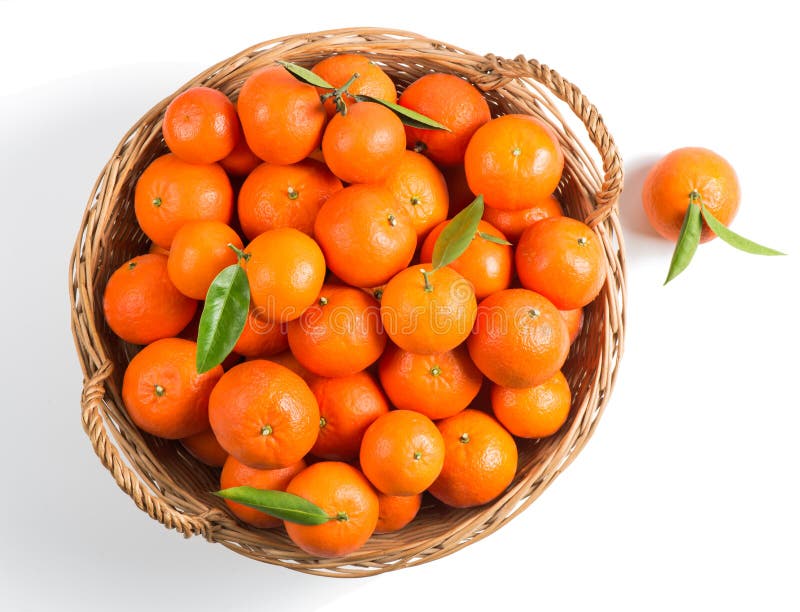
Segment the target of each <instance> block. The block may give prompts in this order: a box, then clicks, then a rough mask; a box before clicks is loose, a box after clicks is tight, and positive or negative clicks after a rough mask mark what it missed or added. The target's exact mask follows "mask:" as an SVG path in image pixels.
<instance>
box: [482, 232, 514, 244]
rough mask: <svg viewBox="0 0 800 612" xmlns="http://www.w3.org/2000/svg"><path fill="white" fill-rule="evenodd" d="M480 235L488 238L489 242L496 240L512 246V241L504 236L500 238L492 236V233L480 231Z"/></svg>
mask: <svg viewBox="0 0 800 612" xmlns="http://www.w3.org/2000/svg"><path fill="white" fill-rule="evenodd" d="M478 236H480V237H481V238H483V239H484V240H488V241H489V242H494V243H495V244H503V245H505V246H511V243H510V242H509V241H508V240H505V239H503V238H498V237H497V236H492V235H491V234H487V233H486V232H478Z"/></svg>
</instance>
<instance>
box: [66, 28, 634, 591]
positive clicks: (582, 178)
mask: <svg viewBox="0 0 800 612" xmlns="http://www.w3.org/2000/svg"><path fill="white" fill-rule="evenodd" d="M344 52H349V53H362V54H367V55H369V57H370V58H371V59H372V60H373V61H374V62H377V63H378V64H379V65H380V66H381V67H382V68H383V69H384V70H385V71H386V72H388V73H389V74H390V75H391V76H392V77H393V78H394V79H395V81H396V83H397V86H398V89H399V90H400V91H402V89H403V88H404V87H405V86H406V85H408V84H409V83H410V82H412V81H413V80H415V79H416V78H418V77H420V76H422V75H423V74H426V73H428V72H433V71H437V72H449V73H453V74H457V75H459V76H461V77H464V78H466V79H467V80H469V81H470V82H471V83H473V84H474V85H476V86H477V87H478V88H479V89H481V90H482V91H483V92H484V93H485V95H486V97H487V99H488V101H489V105H490V107H491V109H492V113H493V115H495V116H497V115H503V114H507V113H526V114H531V115H535V116H537V117H539V118H540V119H543V120H544V121H546V122H547V123H548V124H549V125H550V126H551V127H553V128H554V129H555V131H556V133H557V134H558V138H559V141H560V143H561V146H562V148H563V150H564V154H565V160H566V164H565V168H564V174H563V178H562V181H561V184H560V185H559V188H558V192H557V193H558V196H559V199H560V200H561V202H562V205H563V207H564V209H565V212H566V213H567V214H569V215H570V216H572V217H575V218H578V219H581V220H584V221H585V222H587V223H588V224H589V225H590V226H592V227H593V228H594V231H595V232H596V233H597V235H598V237H599V238H600V240H601V241H602V244H603V245H604V250H605V256H606V260H607V263H608V270H609V274H608V275H607V279H606V282H605V286H604V288H603V290H602V292H601V293H600V295H599V297H598V298H597V299H596V300H595V301H594V302H593V303H592V304H590V305H589V306H588V307H587V308H586V310H585V317H584V322H583V327H582V329H581V333H580V336H579V337H578V339H577V340H576V342H575V344H574V345H573V347H572V351H571V353H570V356H569V358H568V361H567V363H566V365H565V367H564V373H565V375H566V376H567V379H568V380H569V383H570V386H571V388H572V391H573V403H572V409H571V412H570V417H569V420H568V422H567V423H566V425H565V426H564V427H562V429H561V430H560V431H559V433H558V434H556V435H554V436H552V437H550V438H547V439H543V440H540V441H520V461H519V469H518V472H517V475H516V477H515V479H514V481H513V482H512V483H511V485H510V486H509V487H508V488H507V490H506V491H505V492H504V493H503V494H502V495H501V496H500V497H498V498H497V499H496V500H494V501H493V502H490V503H489V504H487V505H485V506H481V507H477V508H470V509H463V510H460V509H455V508H445V507H444V506H442V505H440V504H438V503H435V502H433V501H429V499H428V498H427V497H426V498H425V501H424V502H423V508H422V510H421V511H420V514H419V516H418V517H417V518H416V519H415V520H414V521H413V522H412V523H411V524H410V525H409V526H407V527H406V528H405V529H403V530H401V531H399V532H396V533H393V534H385V535H375V536H373V537H372V538H371V539H370V540H369V542H368V543H367V544H366V545H365V546H364V547H363V548H362V549H360V550H359V551H358V552H356V553H354V554H352V555H350V556H348V557H346V558H339V559H325V560H320V559H315V558H312V557H310V556H309V555H307V554H306V553H304V552H302V551H301V550H300V549H298V548H297V547H296V546H295V545H294V544H293V543H292V542H291V541H290V540H289V538H288V537H287V535H286V534H285V532H284V531H283V530H258V529H253V528H248V527H245V526H243V525H242V524H241V523H239V522H237V521H236V520H235V519H234V518H233V516H232V515H231V514H229V513H228V512H227V511H226V509H225V506H224V504H223V502H222V500H220V499H219V498H217V497H215V496H214V495H212V494H211V491H214V490H216V489H217V488H218V485H219V477H218V472H217V471H215V470H214V469H212V468H208V467H206V466H204V465H202V464H200V463H199V462H197V461H196V460H195V459H194V458H193V457H192V456H191V455H190V454H189V453H188V452H187V451H186V450H185V449H184V448H183V447H182V446H181V445H180V444H178V443H175V442H170V441H166V440H162V439H158V438H155V437H152V436H149V435H147V434H144V433H142V432H141V431H139V430H138V429H137V428H136V427H135V426H134V425H133V423H132V422H131V420H130V418H129V417H128V415H127V414H126V412H125V409H124V406H123V403H122V399H121V393H120V389H121V381H122V374H123V372H124V370H125V367H126V365H127V363H128V361H129V360H130V358H131V357H132V356H133V355H134V354H135V352H136V350H137V347H134V346H132V345H126V344H125V343H124V342H122V341H121V340H120V339H118V338H117V337H116V336H115V335H114V334H113V332H111V330H110V329H109V328H108V326H107V325H106V323H105V321H104V318H103V309H102V297H103V291H104V288H105V285H106V282H107V281H108V278H109V276H110V275H111V273H112V272H113V271H114V270H115V269H116V268H117V267H118V266H119V265H121V264H122V263H123V262H124V261H126V260H128V259H129V258H131V257H133V256H135V255H137V254H140V253H142V252H145V251H146V250H147V248H148V247H149V241H148V240H147V238H146V237H145V236H144V234H142V232H141V231H140V230H139V229H138V227H137V224H136V219H135V217H134V212H133V191H134V187H135V185H136V180H137V178H138V177H139V175H140V174H141V172H142V171H143V170H144V168H145V167H146V166H147V165H148V164H149V163H150V161H152V160H153V159H155V158H156V157H157V156H159V155H161V154H162V153H164V152H165V151H166V145H165V144H164V141H163V139H162V136H161V121H162V118H163V116H164V111H165V109H166V106H167V104H168V103H169V101H170V100H171V99H172V97H174V95H176V94H178V93H180V92H181V91H184V90H186V89H188V88H189V87H193V86H197V85H206V86H209V87H215V88H218V89H220V90H221V91H223V92H224V93H226V94H228V95H229V96H231V97H232V98H233V99H235V98H236V96H237V94H238V91H239V89H240V88H241V86H242V84H243V83H244V81H245V79H246V78H247V77H248V76H249V75H250V74H251V73H252V72H253V71H255V70H257V69H259V68H262V67H264V66H267V65H270V64H273V63H274V62H275V61H276V60H286V61H291V62H295V63H298V64H301V65H304V66H309V67H310V66H311V65H313V64H314V63H316V62H317V61H319V60H321V59H322V58H324V57H326V56H328V55H330V54H332V53H344ZM565 115H566V116H565ZM581 124H583V128H582V129H581ZM576 131H577V132H580V133H576ZM584 141H586V144H584ZM621 188H622V167H621V161H620V157H619V154H618V152H617V149H616V147H615V145H614V141H613V139H612V138H611V135H610V134H609V133H608V131H607V129H606V127H605V125H604V123H603V120H602V118H601V116H600V114H599V113H598V111H597V109H596V108H595V107H594V106H593V105H592V104H591V103H590V102H589V101H588V100H587V99H586V97H585V96H584V95H583V94H582V93H581V92H580V90H579V89H578V88H577V87H575V86H574V85H572V84H571V83H569V82H567V81H566V80H564V79H563V78H562V77H561V76H560V75H559V74H558V73H556V72H555V71H553V70H551V69H550V68H548V67H547V66H544V65H542V64H539V63H538V62H536V61H534V60H526V59H525V58H523V57H522V56H518V57H517V58H515V59H513V60H506V59H502V58H499V57H495V56H493V55H487V56H480V55H475V54H473V53H470V52H467V51H464V50H462V49H459V48H457V47H453V46H451V45H448V44H445V43H442V42H439V41H435V40H431V39H428V38H424V37H422V36H419V35H416V34H412V33H408V32H401V31H387V30H382V29H370V28H365V29H349V30H333V31H326V32H319V33H314V34H302V35H297V36H290V37H287V38H282V39H277V40H272V41H268V42H265V43H262V44H259V45H256V46H254V47H251V48H249V49H246V50H245V51H243V52H241V53H239V54H237V55H235V56H233V57H231V58H229V59H227V60H225V61H223V62H220V63H218V64H217V65H215V66H212V67H211V68H209V69H208V70H206V71H205V72H203V73H202V74H200V75H198V76H197V77H196V78H194V79H192V80H191V81H190V82H188V83H186V84H185V85H184V86H183V87H182V88H181V89H180V90H178V91H176V92H175V94H173V96H170V97H169V98H167V99H165V100H162V101H161V102H159V103H158V104H156V105H155V106H154V107H153V108H152V109H151V110H150V111H149V112H148V113H147V114H145V115H144V116H143V117H142V118H141V119H140V120H139V121H138V122H137V123H136V124H135V125H134V126H133V127H132V128H131V130H130V131H129V132H128V133H127V134H126V135H125V136H124V137H123V138H122V140H121V142H120V143H119V145H118V146H117V149H116V150H115V151H114V153H113V155H112V156H111V159H110V160H109V162H108V163H107V164H106V166H105V168H104V169H103V171H102V172H101V174H100V177H99V178H98V181H97V183H96V185H95V187H94V190H93V191H92V194H91V196H90V198H89V202H88V205H87V208H86V211H85V213H84V216H83V220H82V222H81V228H80V232H79V235H78V238H77V242H76V245H75V249H74V252H73V254H72V258H71V261H70V297H71V301H72V329H73V334H74V337H75V342H76V347H77V350H78V355H79V358H80V362H81V366H82V368H83V372H84V382H83V394H82V398H81V418H82V422H83V427H84V429H85V430H86V433H87V434H88V436H89V439H90V440H91V443H92V446H93V448H94V450H95V452H96V453H97V456H98V457H99V458H100V460H101V461H102V463H103V465H104V466H105V467H106V468H107V469H108V470H109V471H110V472H111V474H112V475H113V477H114V480H116V482H117V484H118V485H119V487H120V488H121V489H122V490H123V491H125V492H126V493H127V494H128V495H129V496H130V497H131V498H132V499H133V501H134V502H135V503H136V505H137V506H138V507H139V508H141V509H142V510H144V511H145V512H147V514H149V515H150V516H151V517H152V518H154V519H156V520H158V521H159V522H161V523H162V524H163V525H164V526H166V527H168V528H171V529H175V530H176V531H178V532H180V533H182V534H184V536H186V537H189V536H191V535H198V534H200V535H202V536H203V537H205V538H206V539H207V540H209V541H211V542H219V543H220V544H223V545H225V546H226V547H228V548H230V549H232V550H234V551H236V552H238V553H240V554H243V555H246V556H248V557H251V558H253V559H257V560H259V561H263V562H266V563H271V564H275V565H281V566H284V567H289V568H292V569H295V570H299V571H302V572H306V573H311V574H319V575H326V576H340V577H357V576H368V575H373V574H378V573H381V572H386V571H390V570H394V569H399V568H403V567H408V566H412V565H419V564H421V563H424V562H427V561H431V560H434V559H438V558H440V557H444V556H446V555H449V554H451V553H453V552H455V551H457V550H459V549H461V548H463V547H464V546H467V545H468V544H470V543H472V542H475V541H476V540H478V539H481V538H483V537H485V536H487V535H489V534H490V533H493V532H494V531H496V530H497V529H499V528H500V527H502V526H503V525H504V524H505V523H507V522H508V521H509V520H511V519H512V518H514V517H515V516H516V515H517V514H518V513H520V512H521V511H522V510H524V509H525V508H526V507H527V506H528V505H530V504H531V503H532V502H533V501H534V500H535V499H536V498H537V497H538V496H539V495H540V494H541V493H542V492H543V491H544V489H545V488H546V487H547V486H548V485H549V484H550V482H552V481H553V479H554V478H555V477H556V476H558V474H559V473H560V472H561V471H562V470H564V469H565V468H566V466H567V465H568V464H569V463H570V462H571V461H572V459H574V457H575V456H576V455H577V453H578V452H579V451H580V450H581V448H582V447H583V446H584V444H586V442H587V440H588V439H589V437H590V436H591V434H592V432H593V431H594V428H595V426H596V424H597V421H598V419H599V417H600V415H601V414H602V411H603V409H604V407H605V405H606V403H607V402H608V398H609V395H610V392H611V389H612V387H613V384H614V380H615V377H616V373H617V368H618V364H619V359H620V355H621V353H622V346H623V331H624V320H625V310H624V306H625V261H624V247H623V243H622V237H621V231H620V225H619V219H618V216H617V200H618V197H619V194H620V190H621Z"/></svg>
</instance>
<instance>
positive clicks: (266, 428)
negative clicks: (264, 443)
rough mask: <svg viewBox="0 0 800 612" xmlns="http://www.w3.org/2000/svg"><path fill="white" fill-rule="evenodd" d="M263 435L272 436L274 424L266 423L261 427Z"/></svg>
mask: <svg viewBox="0 0 800 612" xmlns="http://www.w3.org/2000/svg"><path fill="white" fill-rule="evenodd" d="M261 435H262V436H270V435H272V425H264V426H263V427H262V428H261Z"/></svg>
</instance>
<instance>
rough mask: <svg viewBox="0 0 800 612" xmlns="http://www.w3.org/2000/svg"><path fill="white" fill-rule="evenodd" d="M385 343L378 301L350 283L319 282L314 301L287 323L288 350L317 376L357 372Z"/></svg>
mask: <svg viewBox="0 0 800 612" xmlns="http://www.w3.org/2000/svg"><path fill="white" fill-rule="evenodd" d="M385 346H386V335H385V334H384V333H383V327H382V325H381V320H380V306H379V305H378V302H376V301H375V299H374V298H371V297H370V296H369V295H367V294H366V293H365V292H364V291H361V290H360V289H355V288H354V287H347V286H344V285H331V284H327V285H323V287H322V290H321V291H320V294H319V297H318V298H317V301H316V302H315V303H314V304H313V305H311V306H309V307H308V308H307V309H306V310H305V312H303V314H302V316H300V318H298V319H295V320H294V321H292V322H290V323H289V347H290V348H291V350H292V353H293V354H294V356H295V357H296V358H297V360H298V361H299V362H300V363H301V364H303V366H304V367H306V368H307V369H308V370H310V371H311V372H313V373H314V374H317V375H319V376H327V377H335V376H348V375H350V374H355V373H356V372H360V371H361V370H363V369H364V368H367V367H369V366H370V365H372V364H373V363H375V362H376V361H377V360H378V358H379V357H380V356H381V353H382V352H383V348H384V347H385Z"/></svg>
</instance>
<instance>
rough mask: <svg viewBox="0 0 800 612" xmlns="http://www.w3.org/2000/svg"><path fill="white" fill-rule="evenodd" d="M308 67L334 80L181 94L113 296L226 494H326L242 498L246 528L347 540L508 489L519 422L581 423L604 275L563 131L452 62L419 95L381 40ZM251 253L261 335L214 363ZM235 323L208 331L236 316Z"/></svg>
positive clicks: (257, 78)
mask: <svg viewBox="0 0 800 612" xmlns="http://www.w3.org/2000/svg"><path fill="white" fill-rule="evenodd" d="M312 71H313V73H315V74H316V75H319V76H320V77H322V79H324V80H325V81H327V82H328V83H329V84H330V85H331V86H332V87H333V89H320V88H318V87H315V86H313V85H311V84H310V82H309V81H308V80H303V79H301V78H299V77H298V76H297V75H296V74H295V73H293V72H291V71H290V70H289V69H288V66H284V65H278V64H276V65H274V66H270V67H267V68H265V69H262V70H260V71H258V72H255V73H253V74H252V75H251V76H250V77H249V78H248V79H247V81H246V82H245V83H244V85H243V86H242V88H241V90H240V92H239V95H238V99H237V100H236V101H235V102H233V101H231V99H229V98H228V97H227V96H226V95H225V94H223V93H222V92H221V91H218V90H215V89H211V88H207V87H194V88H192V89H189V90H187V91H185V92H183V93H182V94H180V95H178V96H177V97H175V98H174V99H173V100H172V102H171V103H170V104H169V106H168V107H167V109H166V112H165V115H164V118H163V124H162V132H163V136H164V141H165V142H166V145H167V146H168V147H169V150H170V152H169V153H167V154H164V155H162V156H161V157H158V158H156V159H154V160H153V161H152V162H151V163H150V164H149V165H148V167H147V168H146V169H145V170H144V171H143V172H142V174H141V176H140V177H139V178H138V182H137V184H136V190H135V202H134V205H135V213H136V218H137V221H138V223H139V226H140V227H141V229H142V231H143V232H144V234H145V235H146V236H147V237H149V238H150V240H151V241H152V246H151V248H150V252H149V253H147V254H142V255H140V256H137V257H135V258H133V259H131V260H130V261H128V262H126V263H124V264H123V265H122V266H121V267H120V268H119V269H117V270H116V271H115V272H114V273H113V275H112V276H111V277H110V279H109V281H108V283H107V286H106V289H105V295H104V303H103V306H104V313H105V317H106V321H107V323H108V325H109V327H110V328H111V329H112V330H113V331H114V332H115V333H116V335H118V336H119V337H120V338H121V339H123V340H124V341H126V342H128V343H131V344H134V345H140V346H141V347H142V348H141V349H140V350H139V351H138V352H137V353H136V355H135V356H134V357H133V358H132V360H131V361H130V363H129V365H128V367H127V369H126V371H125V374H124V379H123V388H122V397H123V401H124V404H125V408H126V411H127V414H128V416H129V417H130V419H131V420H132V421H133V423H135V424H136V425H137V426H138V427H139V428H140V429H141V430H143V431H145V432H148V433H149V434H152V435H154V436H159V437H162V438H166V439H170V440H179V441H180V443H181V444H183V446H185V448H186V449H188V451H189V452H190V453H192V454H193V455H194V456H195V457H196V458H197V459H198V460H200V461H201V462H203V463H206V464H208V465H211V466H216V467H222V471H221V476H220V488H221V489H223V490H233V488H235V487H242V486H247V487H253V488H255V489H259V490H267V491H286V492H288V493H291V494H293V495H294V496H298V498H302V499H303V500H306V501H308V502H311V504H314V505H315V506H316V507H318V508H320V509H321V510H322V511H323V512H324V513H325V515H326V516H327V517H329V520H324V521H322V522H321V523H320V522H319V521H317V523H318V524H303V521H294V520H285V521H281V520H279V519H278V518H276V517H275V516H273V514H275V513H272V514H270V513H266V512H264V511H262V509H259V508H258V507H253V506H254V504H252V503H251V504H250V505H245V504H243V503H238V502H236V501H233V500H232V499H230V498H229V499H226V503H227V505H228V507H229V508H230V511H231V512H232V513H233V514H234V515H235V516H236V517H237V518H238V519H239V520H240V521H242V522H244V523H247V524H249V525H251V526H254V527H257V528H276V527H280V526H281V525H283V526H284V527H285V529H286V531H287V533H288V535H289V536H290V537H291V539H292V540H293V541H294V542H295V543H296V544H297V545H298V546H299V547H300V548H302V549H303V550H304V551H306V552H308V553H309V554H311V555H315V556H321V557H332V556H339V555H345V554H348V553H351V552H353V551H355V550H357V549H358V548H359V547H361V546H362V545H363V544H364V543H365V542H366V541H367V540H368V539H369V538H370V536H371V535H372V534H373V533H387V532H393V531H397V530H399V529H402V528H403V527H404V526H405V525H407V524H408V523H409V522H410V521H412V520H413V518H414V517H415V516H416V514H417V512H418V510H419V508H420V504H421V501H422V496H423V493H425V492H427V493H428V494H430V495H431V496H432V498H435V499H436V500H439V502H441V503H443V504H447V505H449V506H454V507H458V508H464V507H471V506H477V505H482V504H486V503H488V502H490V501H492V500H493V499H495V498H497V497H498V496H499V495H501V494H502V493H503V492H504V490H505V489H506V488H507V487H508V486H509V484H510V483H511V482H512V480H513V478H514V476H515V474H516V471H517V460H518V454H517V445H516V441H515V437H518V438H542V437H546V436H550V435H552V434H554V433H556V432H557V431H558V430H559V429H560V428H561V427H562V426H563V425H564V423H565V422H566V420H567V418H568V414H569V410H570V403H571V393H570V388H569V385H568V383H567V381H566V379H565V377H564V376H563V374H562V373H561V368H562V366H563V364H564V362H565V360H566V358H567V355H568V353H569V350H570V345H571V343H572V342H573V341H574V339H575V337H576V336H577V335H578V332H579V329H580V327H581V321H582V315H583V310H582V309H583V307H584V306H586V305H587V304H588V303H590V302H591V301H592V300H593V299H594V298H595V297H596V296H597V295H598V293H599V291H600V290H601V288H602V286H603V284H604V281H605V274H606V269H605V263H604V261H605V260H604V255H603V249H602V245H601V243H600V241H599V239H598V238H597V236H596V235H595V233H594V232H593V231H592V230H591V229H590V228H589V227H587V226H586V225H585V224H583V223H581V222H580V221H577V220H575V219H572V218H569V217H566V216H564V215H563V212H562V209H561V206H560V204H559V202H558V200H557V199H556V197H555V195H554V192H555V190H556V188H557V187H558V185H559V181H560V180H561V174H562V170H563V166H564V156H563V153H562V151H561V149H560V146H559V143H558V140H557V137H556V135H555V133H554V132H553V131H552V130H551V129H550V128H549V127H548V126H547V125H546V124H544V123H543V122H541V121H539V120H538V119H536V118H534V117H532V116H527V115H521V114H510V115H505V116H500V117H496V118H492V116H491V113H490V108H489V105H488V104H487V101H486V99H485V98H484V96H483V95H482V93H481V92H480V91H479V90H478V89H476V88H475V87H474V86H472V85H471V84H470V83H468V82H467V81H466V80H464V79H462V78H460V77H458V76H455V75H450V74H443V73H431V74H427V75H425V76H423V77H421V78H419V79H418V80H416V81H415V82H413V83H411V84H409V85H408V86H407V87H405V88H404V90H403V91H402V94H401V95H400V96H399V98H398V95H397V88H396V85H395V83H394V82H393V81H392V79H391V78H390V77H389V76H388V75H387V74H386V73H385V72H384V71H383V70H382V69H381V68H380V67H379V66H378V65H377V64H375V63H372V62H371V61H369V59H367V58H366V57H364V56H359V55H332V56H330V57H328V58H326V59H324V60H323V61H321V62H319V63H318V64H317V65H316V66H314V67H313V68H312ZM367 96H369V97H367ZM375 99H377V100H383V101H386V102H388V103H396V104H397V105H399V106H401V107H403V108H407V109H411V110H413V111H416V112H417V113H419V114H420V115H422V116H424V117H425V118H429V119H432V120H434V121H435V122H436V123H437V124H439V125H440V126H443V127H444V128H446V129H433V128H430V127H429V126H427V125H420V124H419V122H416V123H415V122H413V121H412V122H410V123H411V125H407V124H404V121H403V119H406V120H407V118H403V119H401V117H402V115H401V114H398V113H397V112H396V110H395V109H393V108H392V105H391V104H381V103H378V102H376V101H375ZM406 123H408V121H406ZM478 196H479V197H478ZM484 202H485V205H484ZM476 207H480V208H476ZM476 210H477V213H478V215H479V216H478V217H476V218H474V219H473V222H470V220H469V218H468V217H469V215H470V214H472V216H473V217H474V214H475V212H476ZM481 211H482V214H481ZM459 213H460V214H459ZM478 218H480V220H479V221H478ZM451 223H452V224H453V226H452V227H450V225H449V224H451ZM464 232H467V234H466V235H465V234H464ZM459 245H460V246H459ZM454 255H457V256H455V257H454ZM235 265H239V266H241V268H242V269H243V270H244V272H245V273H246V281H247V283H246V284H247V285H249V306H246V308H249V311H248V313H247V319H246V322H245V324H244V329H243V330H242V331H241V333H240V334H239V335H238V339H236V342H235V346H233V350H232V352H230V354H228V356H227V357H226V358H225V359H224V361H222V363H221V364H219V365H214V366H213V367H209V368H208V369H207V371H204V372H203V373H199V372H198V367H197V357H198V346H199V345H198V342H199V344H200V346H202V344H203V342H204V341H205V342H213V341H215V338H214V337H211V338H204V339H200V340H198V328H199V327H202V325H201V324H200V323H199V321H200V319H201V317H200V314H201V312H202V311H203V308H204V305H203V301H204V300H206V298H207V296H210V293H209V288H210V287H211V286H212V283H214V282H215V279H216V278H217V277H218V275H220V272H221V271H222V270H224V269H226V268H228V267H231V266H235ZM231 292H233V289H231ZM235 297H236V296H235V295H231V296H230V299H231V300H234V301H235ZM209 299H210V297H209ZM246 299H247V298H246ZM218 319H219V326H218V327H217V328H215V329H214V330H212V332H213V333H212V335H214V334H221V335H224V334H225V333H230V330H229V329H228V330H227V331H226V325H228V324H229V322H228V321H226V320H225V313H224V312H223V313H222V315H220V317H218ZM236 332H237V333H238V330H236ZM210 333H211V332H210ZM286 497H287V498H289V497H291V496H286ZM240 501H242V500H240ZM244 501H247V500H244ZM256 506H257V505H256ZM277 515H280V512H278V513H277Z"/></svg>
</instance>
